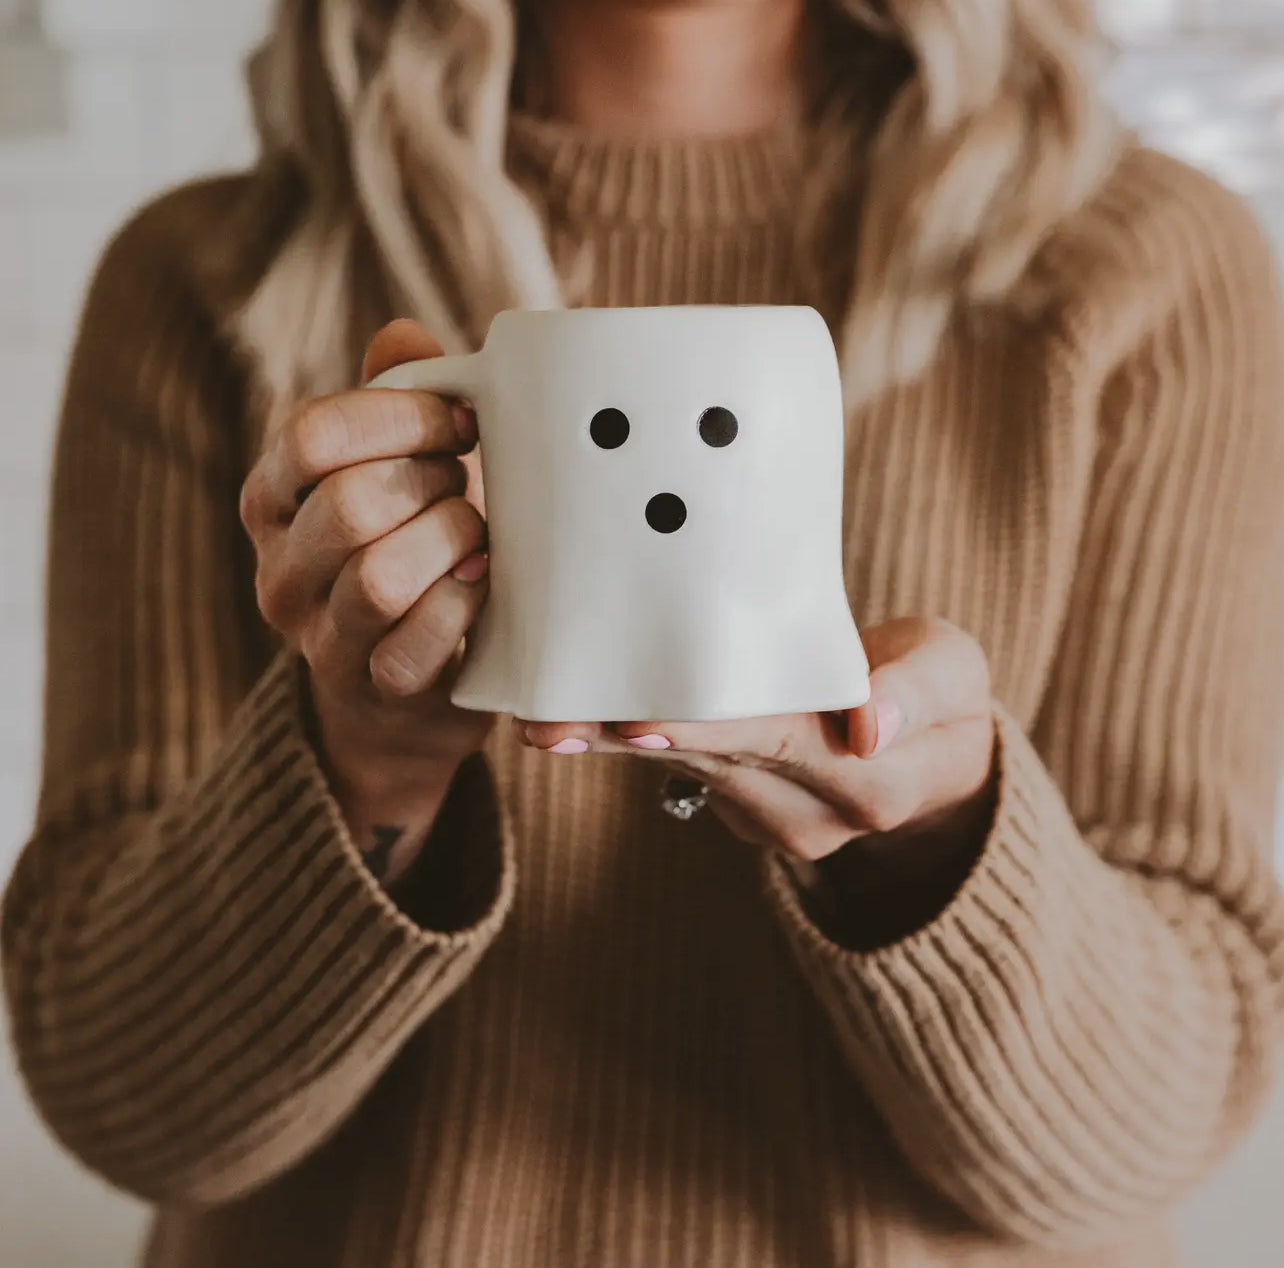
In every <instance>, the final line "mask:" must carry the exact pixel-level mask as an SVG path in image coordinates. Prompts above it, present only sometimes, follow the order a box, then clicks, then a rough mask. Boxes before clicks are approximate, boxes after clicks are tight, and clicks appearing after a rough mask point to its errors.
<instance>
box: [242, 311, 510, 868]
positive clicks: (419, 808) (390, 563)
mask: <svg viewBox="0 0 1284 1268" xmlns="http://www.w3.org/2000/svg"><path fill="white" fill-rule="evenodd" d="M440 353H441V347H440V345H439V344H438V343H437V342H436V341H435V340H433V339H432V338H431V337H430V336H429V335H427V334H426V333H425V332H424V331H423V330H422V329H420V328H419V327H418V326H416V325H415V324H414V323H412V322H405V321H401V322H394V323H392V325H390V326H387V327H385V328H384V329H383V330H381V331H380V332H379V334H378V335H376V336H375V339H374V340H373V341H372V343H371V345H370V349H369V351H368V353H367V354H366V360H365V366H364V368H363V372H362V373H363V378H364V379H366V380H368V379H369V378H371V377H373V376H374V375H375V374H378V373H381V372H382V371H383V370H386V369H388V368H390V367H391V366H394V365H399V364H401V363H403V362H405V361H410V360H415V359H418V358H422V357H432V356H437V355H440ZM476 436H477V429H476V420H475V419H474V418H473V416H472V413H471V411H470V410H469V409H467V408H466V407H465V406H463V405H461V404H458V403H455V404H452V403H450V402H448V401H446V400H444V399H442V398H441V397H439V396H433V395H430V394H428V393H423V392H404V391H391V390H378V389H361V390H358V391H353V392H345V393H341V394H339V395H336V396H330V397H323V398H319V399H316V400H313V401H309V402H307V403H306V404H304V405H303V406H302V407H301V408H300V409H299V410H298V411H297V412H296V413H295V414H294V416H293V417H292V418H291V419H290V420H289V421H288V422H287V423H286V424H285V426H284V427H283V428H281V430H280V431H279V432H278V433H277V434H276V435H274V436H272V437H270V438H269V441H268V445H267V448H266V450H265V452H264V453H263V456H262V457H261V458H260V459H259V461H258V463H257V464H256V465H255V467H254V469H253V470H252V471H251V472H250V474H249V477H248V478H247V479H246V481H245V485H244V488H243V490H242V496H241V518H242V520H243V522H244V524H245V527H246V529H247V530H248V532H249V534H250V537H251V539H252V540H253V543H254V548H255V551H256V554H257V557H258V568H257V576H256V589H257V595H258V602H259V607H260V609H261V611H262V613H263V616H264V618H265V619H266V620H267V621H268V623H269V624H270V625H271V626H272V627H273V628H274V629H276V630H277V631H279V632H280V634H281V635H282V636H283V637H284V638H285V640H286V642H287V643H288V644H289V645H290V646H292V647H294V648H295V649H297V650H298V651H300V652H301V653H302V655H303V657H304V659H305V660H306V662H307V666H308V671H309V679H310V686H311V697H312V706H313V710H314V712H315V717H316V724H317V730H318V732H319V734H318V737H317V738H318V741H319V747H320V749H321V757H322V761H323V765H324V766H325V767H326V768H327V771H328V773H329V776H330V778H331V780H332V783H333V787H334V790H335V794H336V796H337V798H338V800H339V803H340V805H341V806H342V808H343V810H344V813H345V816H346V817H347V821H348V825H349V827H350V828H351V830H352V832H353V834H354V837H355V839H356V841H357V843H358V845H359V846H360V847H361V848H362V850H363V851H364V852H365V853H366V858H367V861H368V862H369V864H370V866H371V868H372V869H373V870H375V871H376V872H377V873H378V874H379V875H380V876H381V877H382V878H383V879H384V880H386V881H391V880H393V879H395V878H396V876H398V875H400V874H401V873H402V872H403V871H404V870H405V868H406V867H407V866H408V864H409V863H410V862H411V861H412V860H413V858H414V857H415V855H416V853H417V852H418V849H419V847H420V846H421V845H422V843H423V841H424V839H426V837H427V834H428V829H429V828H430V827H431V825H432V821H433V818H434V817H435V815H436V813H437V810H438V808H439V807H440V805H441V801H442V799H443V798H444V796H445V793H446V791H447V789H448V788H449V785H450V781H451V779H452V778H453V776H454V773H455V770H456V769H457V767H458V765H459V763H460V761H461V760H462V759H463V758H464V757H465V756H467V755H468V754H469V753H471V752H474V751H475V750H476V749H477V748H479V747H480V745H481V743H482V742H483V740H484V739H485V736H486V733H487V731H488V730H489V727H490V725H491V723H492V721H493V719H492V718H490V717H489V716H488V715H485V714H478V713H470V712H465V711H463V710H460V709H456V708H454V707H453V706H452V705H451V703H450V700H449V697H448V689H449V682H450V679H451V676H452V674H453V672H454V668H455V666H456V663H457V655H458V652H459V648H460V642H461V640H462V639H463V636H464V633H465V631H466V630H467V629H468V628H469V626H470V625H471V624H472V621H473V619H474V617H475V616H476V614H477V611H478V609H479V608H480V606H481V603H482V600H483V598H484V596H485V593H486V580H485V578H486V556H485V554H484V553H483V552H484V551H485V547H486V526H485V523H484V521H483V519H482V517H481V514H480V513H479V511H478V506H477V499H478V498H479V492H478V491H476V490H469V489H468V483H469V481H468V476H469V472H468V471H467V470H466V469H465V465H464V462H463V461H462V460H461V458H462V455H465V454H467V453H469V451H471V450H472V449H473V447H474V444H475V442H476Z"/></svg>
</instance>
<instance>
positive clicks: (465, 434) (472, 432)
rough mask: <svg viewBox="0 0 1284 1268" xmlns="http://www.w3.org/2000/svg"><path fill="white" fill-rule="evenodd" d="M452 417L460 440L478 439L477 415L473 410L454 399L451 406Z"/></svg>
mask: <svg viewBox="0 0 1284 1268" xmlns="http://www.w3.org/2000/svg"><path fill="white" fill-rule="evenodd" d="M450 417H451V420H452V421H453V422H454V424H455V431H457V432H458V433H459V439H460V440H465V441H469V442H471V441H474V440H476V439H477V415H476V414H474V413H473V411H472V410H470V409H468V408H467V407H466V406H464V405H461V404H460V403H459V402H458V401H454V402H452V403H451V406H450Z"/></svg>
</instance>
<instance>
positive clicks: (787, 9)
mask: <svg viewBox="0 0 1284 1268" xmlns="http://www.w3.org/2000/svg"><path fill="white" fill-rule="evenodd" d="M806 9H807V4H806V0H613V2H612V3H604V0H546V2H545V3H544V4H542V5H541V6H540V7H539V10H538V15H539V16H538V23H539V30H540V34H541V36H542V39H541V43H542V44H543V47H544V49H545V50H546V51H545V54H544V60H545V67H544V69H545V72H546V74H547V83H548V89H547V103H548V108H549V109H550V111H551V113H553V114H554V115H556V116H557V117H559V118H562V119H565V120H567V121H569V122H571V123H574V124H576V125H579V126H582V127H584V128H586V129H591V130H592V131H594V132H599V133H606V134H616V135H621V136H632V137H672V136H735V135H740V134H744V133H748V132H754V131H757V130H759V129H762V128H765V127H768V126H769V125H770V124H771V123H773V122H774V121H777V120H779V119H780V118H781V116H782V115H792V114H795V113H796V112H797V111H798V109H799V105H800V102H799V98H800V78H801V76H800V73H799V65H800V61H801V48H802V44H803V40H802V35H803V29H804V25H805V23H804V17H805V13H806Z"/></svg>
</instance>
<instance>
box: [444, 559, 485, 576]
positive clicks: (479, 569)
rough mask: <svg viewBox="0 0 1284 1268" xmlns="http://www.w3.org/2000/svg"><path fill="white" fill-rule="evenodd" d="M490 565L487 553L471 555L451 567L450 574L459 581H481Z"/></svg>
mask: <svg viewBox="0 0 1284 1268" xmlns="http://www.w3.org/2000/svg"><path fill="white" fill-rule="evenodd" d="M489 567H490V561H489V560H488V559H487V558H486V556H485V555H469V556H468V558H467V559H462V560H460V562H459V563H457V564H456V565H455V566H454V568H452V569H451V571H450V575H451V576H452V577H454V578H455V579H456V580H457V581H468V582H473V581H480V580H481V579H482V578H483V577H484V576H485V575H486V570H487V569H488V568H489Z"/></svg>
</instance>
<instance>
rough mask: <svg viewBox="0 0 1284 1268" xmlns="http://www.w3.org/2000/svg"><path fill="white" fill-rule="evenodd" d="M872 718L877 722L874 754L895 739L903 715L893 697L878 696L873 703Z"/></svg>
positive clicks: (902, 721) (903, 719)
mask: <svg viewBox="0 0 1284 1268" xmlns="http://www.w3.org/2000/svg"><path fill="white" fill-rule="evenodd" d="M874 717H875V719H876V720H877V722H878V738H877V739H876V740H875V742H874V753H881V752H882V751H883V750H884V749H885V748H886V747H887V746H888V745H889V744H890V743H891V742H892V741H893V740H894V739H895V738H896V736H897V734H898V733H899V731H900V729H901V727H902V726H903V725H904V723H905V715H904V714H903V713H902V712H901V706H900V705H899V704H897V703H896V700H895V699H894V698H893V697H891V696H880V697H879V698H878V699H877V700H875V701H874ZM871 756H873V754H871Z"/></svg>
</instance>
